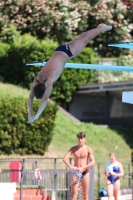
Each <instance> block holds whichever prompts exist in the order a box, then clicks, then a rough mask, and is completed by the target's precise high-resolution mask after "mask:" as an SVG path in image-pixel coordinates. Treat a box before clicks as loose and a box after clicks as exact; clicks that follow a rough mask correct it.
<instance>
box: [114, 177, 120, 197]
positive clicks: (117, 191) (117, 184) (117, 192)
mask: <svg viewBox="0 0 133 200" xmlns="http://www.w3.org/2000/svg"><path fill="white" fill-rule="evenodd" d="M119 196H120V180H117V181H116V182H115V183H114V197H115V200H118V199H119Z"/></svg>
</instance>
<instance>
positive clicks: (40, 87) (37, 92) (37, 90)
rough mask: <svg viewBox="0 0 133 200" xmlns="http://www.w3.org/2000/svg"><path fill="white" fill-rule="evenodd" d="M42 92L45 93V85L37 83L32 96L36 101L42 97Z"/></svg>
mask: <svg viewBox="0 0 133 200" xmlns="http://www.w3.org/2000/svg"><path fill="white" fill-rule="evenodd" d="M44 92H45V84H43V83H39V84H38V85H36V86H35V87H34V94H35V97H36V99H41V98H42V97H43V94H44Z"/></svg>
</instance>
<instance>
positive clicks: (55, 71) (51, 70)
mask: <svg viewBox="0 0 133 200" xmlns="http://www.w3.org/2000/svg"><path fill="white" fill-rule="evenodd" d="M111 29H112V27H111V26H108V25H106V24H99V25H98V27H97V28H94V29H92V30H89V31H86V32H84V33H82V34H81V35H80V36H79V37H78V38H77V39H75V40H72V41H70V42H68V43H67V44H65V45H61V46H59V47H57V49H56V50H55V52H54V54H53V56H52V57H51V58H50V59H49V60H48V62H47V63H46V64H45V66H44V67H43V68H42V70H41V71H40V72H39V73H38V75H37V76H36V77H35V79H34V81H33V86H32V88H31V90H30V95H29V100H28V122H29V123H32V122H34V121H36V120H37V119H38V118H39V116H40V115H41V113H42V112H43V110H44V109H45V107H46V104H47V101H48V99H49V96H50V94H51V91H52V88H53V83H54V82H55V81H56V80H57V79H58V78H59V77H60V75H61V74H62V72H63V70H64V66H65V64H66V62H67V60H69V59H70V58H72V57H75V56H77V55H78V54H79V53H80V52H81V51H82V49H83V48H84V47H85V46H86V45H87V44H88V42H89V41H90V40H91V39H93V38H95V37H96V36H97V35H99V34H100V33H103V32H105V31H109V30H111ZM34 97H36V98H37V99H41V101H40V106H39V108H38V111H37V113H36V114H33V99H34Z"/></svg>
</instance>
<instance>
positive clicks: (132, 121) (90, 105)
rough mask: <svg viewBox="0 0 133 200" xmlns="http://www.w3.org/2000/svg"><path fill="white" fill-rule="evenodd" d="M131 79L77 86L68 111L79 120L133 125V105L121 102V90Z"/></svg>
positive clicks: (132, 85)
mask: <svg viewBox="0 0 133 200" xmlns="http://www.w3.org/2000/svg"><path fill="white" fill-rule="evenodd" d="M132 90H133V81H130V82H115V83H105V84H91V85H83V86H79V88H78V90H77V92H76V93H75V95H74V97H73V101H72V102H71V103H70V105H69V107H68V111H69V112H70V113H71V114H72V115H74V116H75V117H76V118H78V119H79V120H81V121H85V122H93V123H96V124H107V125H120V126H131V127H133V105H132V104H127V103H122V92H123V91H132Z"/></svg>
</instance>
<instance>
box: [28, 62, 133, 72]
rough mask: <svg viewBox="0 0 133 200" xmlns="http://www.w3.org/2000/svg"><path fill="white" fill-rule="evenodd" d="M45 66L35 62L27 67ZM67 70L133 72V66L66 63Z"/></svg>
mask: <svg viewBox="0 0 133 200" xmlns="http://www.w3.org/2000/svg"><path fill="white" fill-rule="evenodd" d="M45 64H46V62H33V63H26V66H44V65H45ZM65 68H75V69H93V70H111V71H127V72H129V71H130V72H133V66H117V65H99V64H79V63H66V64H65Z"/></svg>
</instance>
